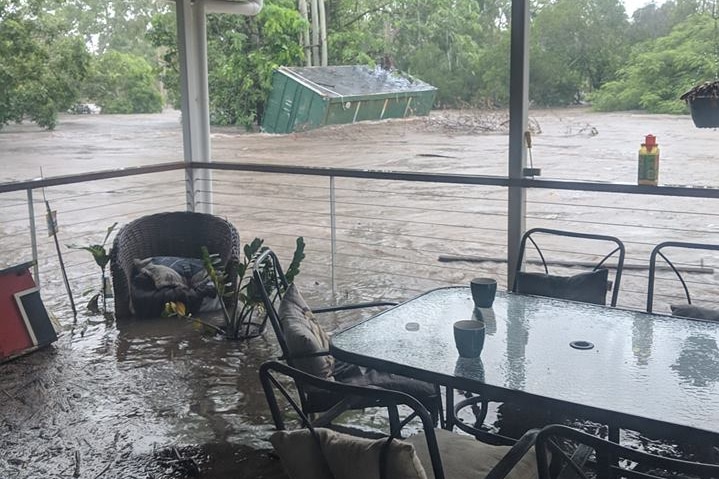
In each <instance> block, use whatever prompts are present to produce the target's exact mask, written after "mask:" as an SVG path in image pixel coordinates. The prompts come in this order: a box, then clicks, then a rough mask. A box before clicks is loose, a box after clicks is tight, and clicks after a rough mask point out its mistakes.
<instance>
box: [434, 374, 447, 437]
mask: <svg viewBox="0 0 719 479" xmlns="http://www.w3.org/2000/svg"><path fill="white" fill-rule="evenodd" d="M434 392H435V395H436V396H437V401H436V402H437V405H436V407H434V408H432V422H433V423H434V425H435V426H436V425H437V423H438V422H439V427H441V428H442V429H444V428H445V424H446V420H445V417H444V411H443V410H442V409H443V407H442V390H441V389H440V387H439V385H438V384H435V385H434Z"/></svg>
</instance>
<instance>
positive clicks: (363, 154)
mask: <svg viewBox="0 0 719 479" xmlns="http://www.w3.org/2000/svg"><path fill="white" fill-rule="evenodd" d="M531 117H532V121H533V125H534V127H535V133H536V134H535V137H534V145H533V149H532V155H533V158H532V161H533V163H534V166H536V167H541V168H542V170H543V177H546V178H559V179H578V180H600V181H613V182H625V183H632V182H634V181H635V180H636V152H637V150H638V148H639V144H640V142H641V141H642V139H643V138H644V135H646V134H648V133H652V134H654V135H656V136H657V138H658V142H659V145H660V147H661V148H662V160H661V162H662V163H661V165H662V166H661V173H660V181H661V182H662V183H665V184H692V185H701V186H717V184H718V183H719V176H718V175H717V171H718V170H717V167H716V152H717V151H718V150H717V144H718V142H717V140H718V138H719V137H718V136H717V135H718V134H719V133H717V131H715V130H697V129H695V128H694V127H693V126H692V124H691V120H690V119H689V117H687V116H666V115H644V114H638V113H618V114H595V113H591V112H589V111H587V110H586V109H571V110H546V111H537V112H532V115H531ZM505 120H506V117H504V116H503V115H501V114H494V113H490V114H486V113H485V114H481V115H479V114H466V113H464V112H433V114H432V116H431V117H430V118H428V119H418V120H412V121H406V122H403V121H392V122H379V123H365V124H357V125H352V126H345V127H331V128H326V129H321V130H316V131H310V132H305V133H302V134H291V135H265V134H246V133H244V132H240V131H237V130H234V129H215V130H214V131H213V138H212V143H213V147H212V152H213V158H214V159H215V160H218V161H236V162H260V163H270V164H297V165H303V166H338V167H350V168H373V169H390V170H399V171H425V172H439V173H467V174H496V175H504V174H506V166H505V165H506V151H507V136H506V131H505V130H506V123H505ZM181 159H182V138H181V128H180V123H179V114H178V113H177V112H173V111H168V112H165V113H163V114H159V115H129V116H102V115H100V116H66V117H62V118H61V120H60V123H59V125H58V128H57V130H56V131H54V132H43V131H41V130H38V129H37V128H35V127H34V126H32V125H28V124H23V125H10V126H8V127H6V128H4V129H3V130H0V166H2V170H1V171H0V182H5V181H13V180H24V179H30V178H35V177H38V176H39V172H40V168H42V171H43V174H44V175H45V176H58V175H64V174H73V173H82V172H86V171H97V170H102V169H110V168H119V167H128V166H138V165H147V164H154V163H162V162H170V161H180V160H181ZM118 208H122V206H118ZM606 214H607V215H611V214H613V213H612V212H608V213H606ZM127 215H128V216H127V220H128V221H129V220H131V219H134V217H136V216H137V214H136V212H133V213H130V212H129V211H128V213H127ZM602 220H603V218H598V221H602ZM1 221H2V219H1V218H0V222H1ZM686 226H687V227H692V228H695V227H696V225H686ZM94 227H95V228H96V225H95V226H94ZM701 227H702V228H704V230H705V231H708V232H709V234H715V233H716V232H719V231H717V228H718V227H717V225H715V224H705V223H702V224H701ZM647 234H651V232H649V233H647ZM0 256H2V255H0ZM15 261H16V258H12V257H5V258H0V264H2V265H9V264H13V263H14V262H15ZM88 281H89V280H88ZM45 284H46V286H44V288H45V289H44V292H43V297H44V300H45V303H46V304H47V305H48V308H49V309H50V310H51V311H52V312H53V313H54V314H55V316H57V317H58V319H59V322H60V323H61V325H62V331H61V333H60V339H59V341H58V342H57V343H56V344H54V345H53V346H52V347H49V348H46V349H44V350H42V351H38V352H36V353H33V354H30V355H28V356H25V357H21V358H18V359H16V360H13V361H11V362H9V363H6V364H2V365H0V479H15V478H28V479H30V478H32V479H34V478H38V479H39V478H68V477H79V478H88V479H106V478H128V479H129V478H143V479H147V478H156V479H163V478H185V477H202V478H218V479H224V478H230V477H232V478H242V477H248V478H249V477H258V478H259V477H265V478H281V477H284V476H283V474H282V472H281V468H280V465H279V463H278V461H277V460H276V459H274V458H273V457H272V456H271V455H270V454H269V447H268V443H267V441H266V439H267V437H268V436H269V434H270V433H271V432H272V427H271V426H270V424H269V421H270V419H269V415H268V411H267V407H266V403H265V400H264V396H263V395H262V393H261V390H260V386H259V381H258V379H257V369H258V366H259V364H261V363H262V362H263V361H264V360H266V359H268V358H271V357H276V356H277V355H278V347H277V345H276V342H275V339H274V337H273V335H272V333H271V332H268V333H267V334H265V336H264V337H260V338H257V339H253V340H251V341H245V342H241V341H226V340H224V339H222V338H219V337H216V336H212V335H208V334H206V333H204V332H203V331H200V330H198V329H196V328H195V327H193V325H192V324H190V323H187V322H184V321H181V320H176V319H164V320H159V319H158V320H151V321H123V322H120V321H115V320H114V319H113V318H112V316H111V315H110V316H108V317H104V316H103V315H93V314H90V313H89V312H88V311H86V310H85V308H84V307H83V305H82V304H80V305H79V309H80V315H79V317H78V320H77V322H76V323H73V320H72V314H71V311H70V309H69V305H68V303H67V301H66V299H65V298H64V294H63V291H62V285H61V281H60V279H59V271H56V272H55V273H54V274H50V277H49V278H46V281H45ZM85 286H88V287H89V286H90V285H83V287H85ZM306 287H307V289H308V290H309V291H310V295H311V296H312V297H313V298H315V299H319V300H322V299H323V297H324V296H325V293H323V292H322V291H319V290H318V289H319V288H318V286H317V285H313V284H312V283H311V282H310V283H309V284H307V285H306ZM313 288H314V289H313ZM359 319H360V316H359V315H350V316H344V317H330V318H325V317H321V318H320V321H321V322H322V323H323V324H324V325H325V326H326V327H327V328H328V329H330V330H334V329H336V328H338V327H342V326H346V325H348V324H351V323H353V322H355V321H358V320H359ZM362 421H367V423H373V422H377V421H379V422H380V423H381V422H382V418H381V417H374V416H369V418H366V419H363V420H362Z"/></svg>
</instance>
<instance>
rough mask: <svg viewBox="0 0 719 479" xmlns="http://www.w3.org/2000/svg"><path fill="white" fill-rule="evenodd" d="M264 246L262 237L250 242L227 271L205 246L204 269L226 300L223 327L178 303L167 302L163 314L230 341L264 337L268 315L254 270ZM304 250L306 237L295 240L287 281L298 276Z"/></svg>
mask: <svg viewBox="0 0 719 479" xmlns="http://www.w3.org/2000/svg"><path fill="white" fill-rule="evenodd" d="M263 244H264V240H263V239H261V238H255V239H254V240H253V241H252V242H251V243H248V244H245V246H244V248H243V254H244V257H243V258H242V259H241V260H238V261H237V262H236V264H232V265H229V264H228V265H227V267H225V268H223V267H222V266H221V265H220V258H219V257H218V256H217V255H215V254H211V253H210V252H209V251H208V250H207V248H205V247H204V246H203V247H202V260H203V262H204V265H205V270H206V271H207V274H208V276H209V278H210V280H211V281H212V283H213V284H214V286H215V289H216V291H217V295H218V296H219V297H220V298H223V299H224V301H220V307H221V310H222V317H223V320H224V324H223V326H221V327H218V326H215V325H213V324H212V323H209V322H207V321H205V320H201V319H198V318H195V317H191V315H190V314H189V313H188V312H187V308H186V305H184V304H182V303H178V302H170V303H167V304H166V305H165V311H164V313H163V315H164V316H170V317H171V316H177V317H181V318H185V319H192V320H194V321H197V322H198V323H200V324H202V325H204V326H206V327H208V328H209V329H211V330H212V331H214V332H216V333H219V334H222V335H224V336H225V337H227V338H228V339H247V338H252V337H255V336H258V335H260V334H262V332H263V329H264V324H265V321H264V320H265V316H266V314H267V313H266V311H265V310H264V304H263V301H262V297H261V296H260V295H259V293H258V291H257V290H256V286H255V285H254V283H253V280H252V268H253V265H254V261H255V258H257V257H258V256H259V255H260V254H261V253H262V252H263V251H264V248H263ZM304 251H305V242H304V238H302V237H301V236H300V237H298V238H297V240H296V247H295V252H294V254H293V256H292V261H291V262H290V265H289V267H288V268H287V271H286V272H285V277H286V279H287V281H288V282H292V280H293V279H294V278H295V277H296V276H297V275H298V274H299V272H300V263H301V262H302V260H303V259H304V257H305V253H304ZM268 274H270V273H269V272H268ZM267 281H268V282H267V284H266V285H265V286H266V287H267V286H270V285H272V284H274V282H273V281H272V279H271V278H267Z"/></svg>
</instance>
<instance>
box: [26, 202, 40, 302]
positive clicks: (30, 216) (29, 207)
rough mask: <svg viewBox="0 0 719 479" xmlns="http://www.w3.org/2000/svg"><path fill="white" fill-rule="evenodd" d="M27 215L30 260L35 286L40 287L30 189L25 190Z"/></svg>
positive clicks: (33, 211)
mask: <svg viewBox="0 0 719 479" xmlns="http://www.w3.org/2000/svg"><path fill="white" fill-rule="evenodd" d="M27 214H28V219H29V220H30V243H31V247H32V260H33V262H34V263H35V264H34V266H33V267H32V270H33V276H34V277H35V284H36V285H37V286H38V288H39V287H40V267H39V266H38V260H37V230H36V229H35V203H34V201H33V197H32V188H28V189H27Z"/></svg>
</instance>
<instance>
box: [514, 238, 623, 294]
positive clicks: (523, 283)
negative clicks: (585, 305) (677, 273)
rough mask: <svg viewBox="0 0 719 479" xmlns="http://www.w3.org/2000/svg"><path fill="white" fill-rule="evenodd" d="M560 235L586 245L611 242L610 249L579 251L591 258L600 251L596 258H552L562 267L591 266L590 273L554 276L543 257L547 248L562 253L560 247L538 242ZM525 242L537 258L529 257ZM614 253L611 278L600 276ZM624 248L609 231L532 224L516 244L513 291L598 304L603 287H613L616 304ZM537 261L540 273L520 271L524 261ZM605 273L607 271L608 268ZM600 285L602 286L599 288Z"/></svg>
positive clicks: (603, 291) (555, 263)
mask: <svg viewBox="0 0 719 479" xmlns="http://www.w3.org/2000/svg"><path fill="white" fill-rule="evenodd" d="M543 236H544V237H545V238H547V237H551V236H561V237H568V238H577V239H580V240H582V241H581V243H582V244H583V246H584V247H585V248H589V247H592V245H594V246H596V245H597V244H599V242H608V243H610V244H611V250H609V252H607V253H604V252H600V253H596V251H594V250H591V251H587V250H586V249H585V250H584V252H583V253H582V255H583V256H586V257H587V258H590V256H596V255H597V254H601V255H603V256H602V257H601V259H600V260H599V261H595V260H593V259H588V260H586V261H584V260H579V259H576V260H568V259H566V258H560V259H556V260H553V261H552V264H554V265H557V266H562V267H576V266H583V267H590V268H591V272H590V273H584V274H583V275H576V276H573V277H562V276H554V275H550V274H549V261H548V260H547V258H546V254H545V253H546V252H548V251H553V252H554V253H559V254H563V253H564V252H562V251H557V250H551V247H545V248H541V247H540V245H539V243H540V242H541V240H540V238H541V237H543ZM527 242H529V243H531V244H532V245H533V246H534V249H535V250H536V252H537V255H538V256H539V259H538V260H532V259H530V258H528V257H527V256H528V253H527V251H526V249H527ZM615 255H616V257H617V260H616V263H614V265H613V266H614V268H615V270H616V272H615V274H614V280H613V281H611V282H607V280H606V279H603V277H602V274H601V273H603V272H604V270H605V269H606V268H607V265H608V264H607V261H608V260H609V259H610V258H611V257H613V256H615ZM624 256H625V248H624V243H622V241H621V240H619V238H616V237H614V236H608V235H599V234H591V233H577V232H574V231H562V230H555V229H548V228H533V229H530V230H528V231H527V232H525V233H524V235H522V240H521V242H520V246H519V258H518V261H517V270H516V272H515V276H514V282H513V285H512V291H513V292H516V293H525V294H537V295H539V296H550V297H554V298H562V299H571V300H575V301H583V302H592V303H598V304H606V299H605V297H606V291H608V290H610V289H611V291H612V299H611V302H610V304H611V305H612V306H616V305H617V297H618V295H619V285H620V283H621V280H622V270H623V269H624ZM530 262H531V263H536V264H540V265H541V266H542V270H543V273H541V274H536V273H526V272H524V271H523V269H524V267H525V265H526V264H527V263H530ZM607 276H608V272H607ZM602 285H604V286H605V288H604V289H602Z"/></svg>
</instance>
